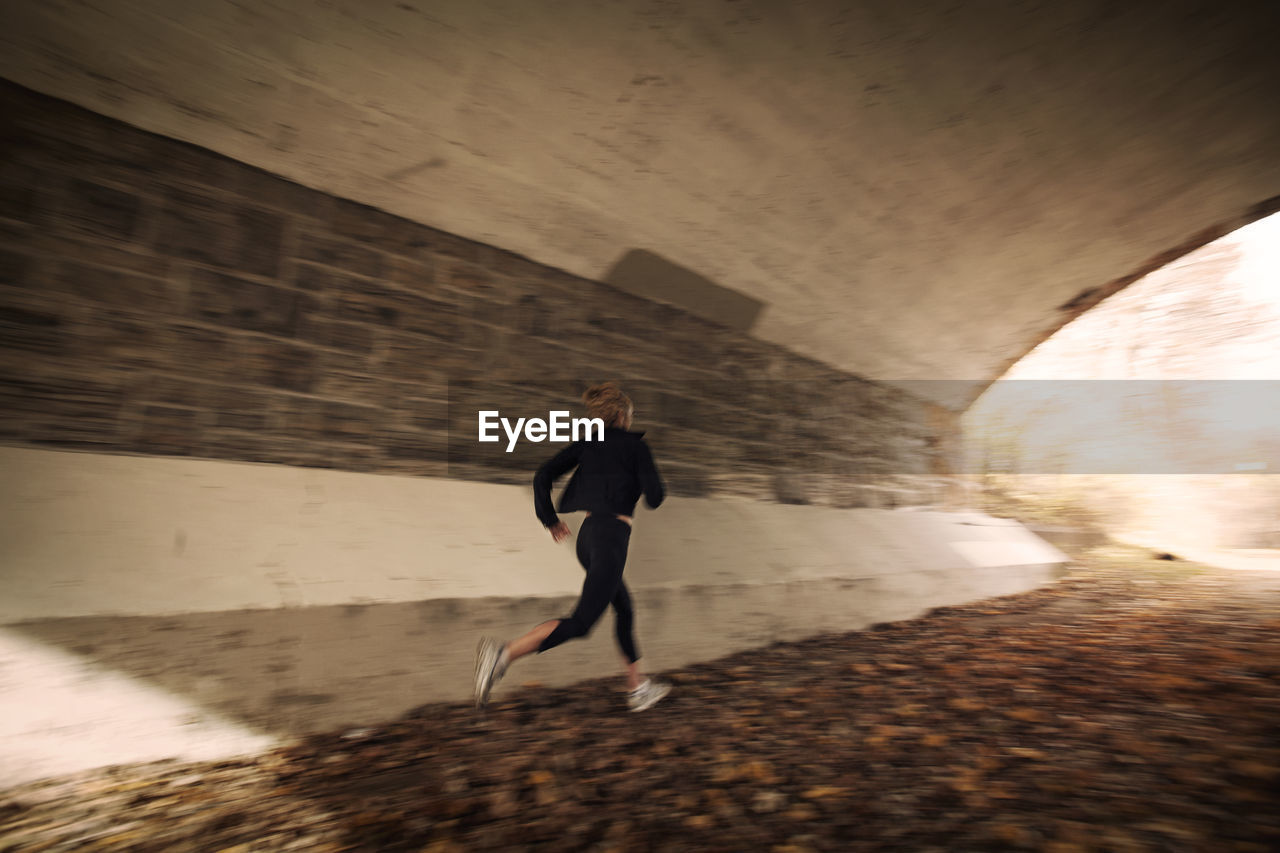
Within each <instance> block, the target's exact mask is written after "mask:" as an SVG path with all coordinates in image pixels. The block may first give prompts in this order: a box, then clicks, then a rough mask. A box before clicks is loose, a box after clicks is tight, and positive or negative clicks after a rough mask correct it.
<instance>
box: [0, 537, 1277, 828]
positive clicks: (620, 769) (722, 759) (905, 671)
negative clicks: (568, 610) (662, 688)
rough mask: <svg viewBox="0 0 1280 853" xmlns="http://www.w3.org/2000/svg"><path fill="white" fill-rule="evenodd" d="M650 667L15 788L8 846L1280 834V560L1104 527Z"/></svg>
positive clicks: (6, 796)
mask: <svg viewBox="0 0 1280 853" xmlns="http://www.w3.org/2000/svg"><path fill="white" fill-rule="evenodd" d="M608 641H609V638H608V636H607V634H598V635H597V636H595V637H594V638H593V639H592V640H591V642H608ZM664 676H665V677H667V678H669V679H670V680H671V681H673V682H674V683H675V690H674V691H673V692H672V694H671V695H670V696H669V697H668V699H667V700H666V701H664V702H663V703H662V704H660V705H659V706H657V707H656V708H654V709H652V710H651V711H648V712H645V713H643V714H629V713H627V712H626V709H625V703H624V701H623V697H622V695H621V693H619V692H618V690H617V688H618V687H619V686H620V681H619V680H618V679H616V678H611V679H609V680H599V681H594V682H587V683H583V684H579V685H576V686H574V687H571V688H566V689H555V690H552V689H545V688H541V687H538V686H537V685H528V686H527V687H526V688H525V689H522V690H520V691H518V692H515V693H513V694H511V695H509V696H508V697H506V698H503V699H502V700H501V701H497V702H495V703H494V704H492V705H491V706H490V707H489V709H488V710H487V711H486V712H485V713H484V714H482V715H478V714H477V713H476V712H475V711H474V710H473V709H472V708H470V707H469V706H466V705H456V704H455V705H433V706H424V707H422V708H419V709H418V710H416V711H415V712H414V713H412V714H410V715H408V716H407V717H406V718H404V719H403V720H400V721H398V722H396V723H393V724H391V725H387V726H383V727H380V728H377V729H372V730H367V731H355V732H350V731H349V732H334V733H331V734H327V735H322V736H317V737H313V738H310V739H308V740H307V741H305V742H304V743H302V744H300V745H297V746H293V747H289V748H285V749H280V750H277V751H274V752H271V753H268V754H265V755H261V756H257V757H254V758H251V759H245V760H236V761H223V762H218V763H209V764H185V765H180V764H176V763H162V764H150V765H138V766H129V767H115V768H109V769H105V770H101V771H95V772H92V773H85V774H79V775H77V776H75V777H70V778H64V779H57V780H50V781H47V782H40V783H34V784H30V785H24V786H21V787H17V788H11V789H8V790H6V791H3V792H0V851H14V853H16V851H53V850H131V851H152V850H154V851H161V850H163V851H185V850H191V851H207V850H235V851H253V850H307V851H311V850H315V851H340V850H379V851H400V850H415V851H417V850H428V851H454V850H528V849H546V850H774V851H801V850H841V851H846V850H847V851H859V850H912V851H920V850H948V851H950V850H981V851H993V850H1022V849H1034V850H1049V851H1057V853H1070V852H1071V851H1095V850H1097V851H1101V850H1115V851H1170V850H1194V851H1223V850H1248V851H1259V853H1262V851H1272V850H1276V849H1280V795H1278V794H1277V791H1278V790H1280V572H1274V571H1252V572H1250V571H1228V570H1223V569H1214V568H1209V567H1205V566H1200V565H1197V564H1193V563H1188V562H1186V561H1180V560H1155V559H1151V555H1149V554H1147V553H1146V552H1137V551H1135V550H1133V549H1127V550H1122V549H1116V548H1111V549H1097V550H1095V551H1093V552H1090V553H1089V554H1088V555H1087V556H1085V557H1084V558H1083V559H1082V560H1081V562H1080V563H1078V564H1077V565H1076V566H1074V567H1073V568H1072V570H1071V572H1070V573H1069V574H1068V575H1067V576H1066V577H1065V578H1063V579H1062V580H1061V581H1059V582H1057V583H1055V584H1053V585H1051V586H1049V587H1045V588H1043V589H1040V590H1037V591H1034V592H1031V593H1026V594H1022V595H1016V596H1009V597H1005V598H1000V599H992V600H988V601H983V602H978V603H975V604H971V605H966V606H963V607H949V608H944V609H942V610H938V611H934V612H932V613H930V614H928V615H926V616H924V617H921V618H919V619H915V620H912V621H909V622H900V623H895V624H892V625H881V626H876V627H875V628H873V629H871V630H868V631H862V632H857V633H852V634H842V635H830V636H823V637H818V638H814V639H811V640H807V641H804V642H799V643H788V644H779V645H775V646H771V647H769V648H767V649H763V650H761V651H758V652H755V653H750V654H739V655H735V656H732V657H729V658H725V659H721V660H718V661H715V662H712V663H708V664H702V665H698V666H691V667H687V668H685V669H681V670H678V671H675V672H670V673H664ZM508 677H509V678H517V679H518V678H519V669H518V665H517V668H516V669H514V670H513V671H512V673H511V674H510V675H509V676H508Z"/></svg>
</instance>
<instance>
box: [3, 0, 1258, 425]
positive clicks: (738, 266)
mask: <svg viewBox="0 0 1280 853" xmlns="http://www.w3.org/2000/svg"><path fill="white" fill-rule="evenodd" d="M1277 7H1280V4H1275V3H1257V4H1254V5H1246V4H1229V3H1228V4H1210V3H1195V2H1187V0H1171V2H1161V3H1154V2H1145V0H1143V2H1133V3H1116V2H1114V1H1113V0H1091V2H1068V3H1039V2H1013V0H1010V2H977V3H954V2H942V0H921V2H911V3H903V2H898V0H869V2H862V3H837V2H822V0H810V2H783V0H776V2H764V0H736V2H735V0H714V1H712V0H705V1H704V2H689V3H685V2H678V0H637V2H624V0H617V2H586V0H571V1H569V0H567V1H566V2H556V3H550V2H533V1H532V0H445V2H429V0H403V1H402V2H393V0H335V2H306V0H270V2H267V0H264V2H258V3H234V2H215V1H214V0H97V2H92V3H91V2H79V1H78V0H62V2H54V0H39V2H37V0H21V2H10V3H6V4H5V18H6V25H5V29H4V32H3V33H2V34H0V42H2V44H3V51H0V74H2V75H3V76H5V77H8V78H9V79H11V80H14V81H16V82H18V83H21V84H23V85H26V86H29V87H31V88H34V89H37V90H40V91H43V92H46V93H49V94H52V95H55V96H58V97H62V98H65V99H67V100H70V101H73V102H75V103H78V104H80V105H82V106H85V107H88V108H90V109H93V110H95V111H97V112H101V113H104V114H106V115H109V116H113V117H116V118H120V119H123V120H125V121H127V122H130V123H132V124H134V125H137V126H139V127H142V128H144V129H147V130H151V131H155V132H158V133H162V134H165V135H168V136H173V137H176V138H179V139H183V140H186V141H190V142H194V143H197V144H200V145H203V146H206V147H208V148H211V149H213V150H216V151H219V152H221V153H224V154H227V155H229V156H231V157H234V158H236V159H239V160H242V161H245V162H248V163H251V164H254V165H257V166H260V167H262V168H265V169H268V170H270V171H272V172H276V173H278V174H281V175H284V176H286V177H288V178H292V179H294V180H297V181H299V182H300V183H303V184H306V185H308V186H312V187H315V188H319V189H323V190H327V191H329V192H332V193H334V194H337V195H341V196H345V197H348V198H352V199H355V200H357V201H361V202H364V203H367V204H370V205H374V206H376V207H379V208H382V209H384V210H387V211H390V212H393V213H396V214H400V215H402V216H405V217H408V218H411V219H414V220H417V221H419V222H422V223H425V224H428V225H432V226H435V227H437V228H441V229H445V230H448V231H452V232H455V233H458V234H461V235H464V236H467V237H471V238H474V239H478V240H482V241H484V242H488V243H492V244H494V245H497V246H501V247H503V248H505V249H509V250H511V251H514V252H518V253H520V254H524V255H527V256H528V257H530V258H533V259H535V260H537V261H541V262H543V263H546V264H550V265H553V266H557V267H560V268H563V269H565V270H568V271H570V272H573V273H576V274H579V275H583V276H587V277H590V278H596V279H601V278H603V277H604V276H605V274H606V271H607V270H609V269H610V267H611V266H612V265H613V264H614V263H615V262H616V261H617V260H618V259H619V258H620V257H621V256H623V255H624V254H625V253H626V252H628V251H629V250H632V249H642V250H645V251H647V252H653V253H656V254H658V255H660V256H661V257H663V258H665V259H667V260H669V261H671V262H674V263H676V264H678V265H681V266H683V267H686V268H688V269H689V270H692V271H694V272H696V273H697V274H699V275H701V276H703V277H705V278H707V279H710V280H711V281H713V282H715V283H717V284H719V285H721V286H723V287H726V288H730V289H732V290H734V291H738V292H740V293H742V294H745V295H746V296H748V297H751V298H752V299H755V300H759V301H760V302H763V303H764V304H765V308H764V310H763V312H762V314H761V315H760V317H759V319H758V321H757V322H756V324H755V326H754V327H753V329H752V332H753V334H755V335H757V336H759V337H762V338H765V339H768V340H772V341H775V342H777V343H779V344H782V345H785V346H788V347H790V348H792V349H794V350H797V351H799V352H802V353H804V354H807V355H810V356H813V357H815V358H817V359H819V360H822V361H824V362H827V363H829V364H832V365H835V366H837V367H840V368H843V369H847V370H850V371H853V372H856V373H859V374H861V375H864V376H867V377H869V378H873V379H881V380H895V379H982V380H990V379H994V378H996V377H997V376H998V375H999V374H1000V373H1001V372H1002V371H1003V369H1004V368H1005V367H1007V366H1008V365H1009V364H1010V363H1011V362H1012V361H1013V360H1016V359H1017V358H1018V357H1020V356H1021V355H1022V354H1024V353H1025V352H1026V351H1028V350H1029V349H1030V348H1031V347H1032V346H1034V345H1035V344H1036V343H1037V342H1039V341H1040V340H1042V339H1043V338H1044V337H1045V336H1046V335H1047V334H1049V333H1050V332H1052V331H1053V330H1054V329H1056V328H1057V327H1058V326H1060V325H1061V324H1062V323H1063V322H1064V321H1066V320H1069V319H1071V317H1072V316H1073V313H1074V312H1078V311H1079V310H1081V309H1082V308H1083V307H1086V306H1087V305H1088V304H1089V303H1090V302H1091V301H1093V300H1096V298H1097V297H1098V296H1100V295H1101V294H1104V293H1106V292H1107V289H1108V286H1109V285H1110V287H1111V289H1114V288H1115V287H1116V286H1118V285H1116V284H1115V282H1116V281H1117V279H1121V278H1122V277H1123V276H1126V275H1129V274H1132V273H1134V272H1137V271H1142V270H1143V268H1144V265H1149V263H1150V261H1151V259H1153V258H1155V257H1158V256H1159V255H1160V254H1161V253H1162V252H1169V250H1171V249H1173V248H1175V247H1183V248H1184V249H1186V248H1192V247H1194V243H1195V242H1197V240H1202V239H1204V237H1203V234H1202V232H1204V229H1206V228H1210V229H1212V228H1213V227H1215V226H1220V225H1221V224H1223V223H1230V224H1242V222H1243V221H1244V219H1246V218H1248V217H1249V216H1250V215H1251V214H1250V213H1249V211H1251V210H1255V211H1256V209H1257V205H1259V204H1260V203H1262V202H1264V200H1266V199H1269V198H1273V197H1275V196H1277V195H1280V59H1278V58H1277V57H1280V51H1276V50H1275V44H1276V43H1277V35H1278V34H1280V29H1278V27H1280V16H1278V15H1277V12H1276V9H1277ZM1197 235H1201V236H1199V237H1198V236H1197ZM1081 294H1086V295H1085V296H1084V297H1082V296H1081ZM1064 306H1070V307H1065V308H1064ZM947 402H951V403H953V404H954V403H955V402H957V401H956V400H949V401H947Z"/></svg>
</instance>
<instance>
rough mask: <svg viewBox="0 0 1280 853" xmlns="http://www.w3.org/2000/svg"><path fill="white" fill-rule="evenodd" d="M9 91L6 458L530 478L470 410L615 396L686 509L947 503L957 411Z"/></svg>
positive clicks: (533, 458)
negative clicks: (42, 451)
mask: <svg viewBox="0 0 1280 853" xmlns="http://www.w3.org/2000/svg"><path fill="white" fill-rule="evenodd" d="M0 98H2V107H3V109H4V112H5V114H6V115H7V116H8V117H9V119H10V121H9V123H8V125H7V128H6V131H5V137H4V166H3V173H2V174H3V181H4V189H5V193H4V197H5V200H6V201H5V206H4V209H3V210H2V211H0V214H2V216H3V219H2V224H0V228H2V231H0V263H2V264H3V281H4V287H3V288H0V300H2V301H0V312H2V313H0V323H2V324H3V326H2V327H0V328H3V331H4V334H3V336H2V338H0V395H2V396H0V413H2V414H0V440H2V441H4V442H5V443H7V444H11V445H24V446H40V447H47V448H64V449H76V450H92V451H102V452H109V453H121V452H123V453H137V454H155V455H170V456H194V457H203V458H212V459H233V460H240V461H250V462H268V463H282V464H287V465H301V466H310V467H323V468H336V469H342V470H350V471H366V472H395V473H404V474H412V475H430V476H448V477H454V478H462V479H472V480H482V481H490V482H516V483H527V482H528V476H529V473H530V472H531V471H532V470H533V468H534V467H535V466H536V463H537V461H538V460H539V459H541V458H542V457H544V456H546V455H547V454H548V452H549V451H548V445H536V444H528V443H523V444H522V445H520V446H519V447H518V449H517V452H515V453H511V454H507V453H505V452H504V450H505V442H504V443H503V445H504V446H501V447H500V446H495V445H485V446H481V445H478V444H477V443H476V441H475V437H476V412H477V409H478V408H479V407H481V406H482V405H483V406H492V407H497V408H499V409H500V410H501V411H503V413H504V414H508V413H510V414H512V415H518V416H527V417H532V416H536V415H545V413H546V412H547V411H548V410H549V409H555V408H568V407H572V405H573V404H574V403H575V402H576V399H577V397H578V395H579V394H580V393H581V391H582V390H583V388H584V387H585V386H586V384H587V383H588V382H595V381H601V380H603V379H619V380H621V381H622V382H623V383H624V385H625V386H626V387H627V389H628V390H629V391H630V392H631V393H632V395H633V396H634V398H635V399H636V405H637V409H638V415H637V425H638V426H640V427H644V428H647V429H649V430H650V435H649V438H650V441H651V443H652V444H653V445H654V447H655V450H656V452H657V453H658V454H659V456H660V458H662V459H663V461H664V472H665V473H666V474H667V476H668V478H669V480H670V483H671V486H672V489H673V492H674V493H675V494H678V495H686V496H701V495H712V494H725V493H733V494H739V495H744V496H747V497H751V498H755V499H763V500H778V501H783V502H788V503H818V504H826V505H834V506H864V505H870V506H877V505H881V504H882V503H884V502H885V501H886V500H887V501H889V502H890V503H901V502H908V503H916V502H920V501H921V500H928V499H929V497H930V494H931V493H930V491H929V490H930V489H931V488H932V483H931V482H930V481H928V480H927V479H925V480H921V479H919V475H927V474H929V473H931V472H932V471H934V470H936V468H937V454H938V449H939V447H940V446H941V439H942V438H943V437H944V436H945V435H946V434H947V433H948V432H949V430H952V429H954V427H953V422H952V420H951V419H950V418H949V417H947V416H946V414H947V413H946V412H945V411H944V410H941V409H940V407H937V406H935V405H932V404H927V403H924V402H921V401H919V400H917V399H915V398H913V397H911V396H910V395H909V394H907V393H904V392H902V391H900V390H894V389H891V388H889V387H887V386H882V385H877V384H875V383H872V382H868V381H864V380H862V379H859V378H858V377H856V376H852V375H850V374H847V373H842V372H840V371H838V370H835V369H833V368H830V367H827V366H825V365H823V364H821V363H819V362H817V361H814V360H812V359H809V358H805V357H802V356H799V355H796V354H794V353H792V352H789V351H788V350H786V349H784V348H782V347H780V346H777V345H774V344H770V343H766V342H762V341H760V340H757V339H753V338H751V337H749V336H748V335H746V334H744V333H741V332H737V331H733V330H731V329H728V328H725V327H722V326H718V325H716V324H714V323H712V322H708V321H707V320H704V319H700V318H698V317H694V316H692V315H690V314H688V313H686V312H683V311H681V310H679V309H676V308H673V307H670V306H667V305H663V304H658V303H655V302H650V301H646V300H645V299H642V298H639V297H636V296H633V295H630V294H627V293H624V292H622V291H619V290H617V289H614V288H611V287H609V286H607V285H604V284H601V283H598V282H593V281H589V280H586V279H582V278H578V277H575V276H572V275H569V274H566V273H563V272H560V271H557V270H555V269H551V268H548V267H545V266H542V265H539V264H536V263H533V262H531V261H528V260H526V259H524V258H522V257H519V256H516V255H513V254H510V253H508V252H504V251H502V250H500V249H496V248H493V247H490V246H486V245H483V244H480V243H475V242H472V241H469V240H465V239H462V238H459V237H455V236H453V235H450V234H446V233H442V232H440V231H436V230H433V229H431V228H428V227H425V226H422V225H418V224H416V223H413V222H409V221H407V220H404V219H400V218H397V217H394V216H390V215H387V214H385V213H382V212H379V211H377V210H374V209H371V208H368V207H364V206H361V205H358V204H354V203H351V202H348V201H344V200H342V199H338V198H334V197H332V196H328V195H324V194H322V193H319V192H315V191H312V190H309V189H306V188H304V187H302V186H299V185H297V184H293V183H290V182H287V181H284V180H281V179H279V178H277V177H274V176H272V175H270V174H267V173H264V172H262V171H260V170H258V169H255V168H251V167H249V166H246V165H243V164H240V163H237V162H234V161H232V160H229V159H227V158H225V157H221V156H219V155H216V154H213V153H211V152H208V151H205V150H203V149H200V148H196V147H194V146H191V145H187V144H183V143H180V142H177V141H173V140H170V139H165V138H161V137H157V136H154V135H151V134H148V133H144V132H141V131H138V130H135V129H133V128H131V127H129V126H127V125H124V124H121V123H119V122H116V121H113V120H110V119H107V118H104V117H101V116H98V115H95V114H93V113H90V112H87V111H85V110H82V109H79V108H76V107H73V106H71V105H69V104H66V103H63V102H60V101H56V100H53V99H50V98H48V97H45V96H42V95H38V94H35V93H33V92H30V91H28V90H25V89H22V88H20V87H17V86H14V85H12V84H3V85H2V86H0ZM451 394H452V399H451ZM451 402H452V404H453V405H452V407H451V406H450V403H451ZM451 430H452V432H451ZM450 437H452V438H453V443H452V446H451V445H450ZM451 450H452V458H451V454H450V451H451ZM450 462H452V463H453V464H452V465H451V464H450ZM913 476H915V479H912V477H913ZM916 489H924V490H925V491H924V492H922V493H919V494H917V493H915V492H914V491H913V490H916ZM886 496H888V497H886Z"/></svg>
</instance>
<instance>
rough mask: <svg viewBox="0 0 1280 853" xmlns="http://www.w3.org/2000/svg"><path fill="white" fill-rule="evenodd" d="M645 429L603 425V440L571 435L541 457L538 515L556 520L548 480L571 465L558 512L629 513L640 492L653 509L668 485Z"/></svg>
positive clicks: (536, 498)
mask: <svg viewBox="0 0 1280 853" xmlns="http://www.w3.org/2000/svg"><path fill="white" fill-rule="evenodd" d="M643 435H644V433H642V432H628V431H627V430H624V429H616V428H614V427H606V428H605V430H604V440H603V441H575V442H574V443H573V444H570V445H569V446H568V447H566V448H565V449H564V450H561V451H560V452H559V453H557V454H556V455H555V456H553V457H551V458H550V459H548V460H547V461H546V462H545V463H543V465H542V467H541V468H539V469H538V473H537V474H535V475H534V477H533V505H534V509H535V510H536V511H537V513H538V520H539V521H541V522H542V523H543V524H544V525H545V526H547V527H551V526H552V525H554V524H556V523H557V522H558V521H559V520H560V518H559V517H558V516H557V515H556V509H555V507H554V506H553V505H552V503H551V485H552V484H553V483H554V482H555V481H556V478H557V477H559V476H560V475H562V474H564V473H565V472H566V471H568V470H569V469H571V468H573V467H574V466H575V465H576V466H577V467H578V470H577V471H574V472H573V476H572V477H570V478H569V485H567V486H565V489H564V494H562V495H561V496H560V507H559V509H560V512H576V511H578V510H586V511H587V512H593V513H606V514H609V515H631V514H633V513H634V512H635V509H636V503H637V501H639V500H640V495H641V494H643V495H644V499H645V503H647V504H648V505H649V507H650V508H652V509H657V508H658V505H659V504H661V503H662V499H663V498H664V497H666V490H665V489H664V488H663V485H662V478H661V477H659V476H658V468H657V466H656V465H654V463H653V453H651V452H650V450H649V445H647V444H645V442H644V439H643V438H642V436H643Z"/></svg>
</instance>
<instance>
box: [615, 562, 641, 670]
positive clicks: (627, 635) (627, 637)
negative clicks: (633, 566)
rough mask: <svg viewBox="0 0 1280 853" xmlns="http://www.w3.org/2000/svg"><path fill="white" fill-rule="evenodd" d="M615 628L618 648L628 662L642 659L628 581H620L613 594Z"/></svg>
mask: <svg viewBox="0 0 1280 853" xmlns="http://www.w3.org/2000/svg"><path fill="white" fill-rule="evenodd" d="M613 616H614V621H613V630H614V633H615V634H616V635H617V638H618V648H620V649H622V656H623V657H625V658H626V659H627V663H628V664H633V663H635V662H636V661H638V660H640V650H639V649H638V648H636V637H635V624H636V615H635V610H634V609H633V608H632V606H631V592H630V591H629V590H628V589H627V583H626V581H621V580H620V581H618V591H617V592H615V593H614V594H613Z"/></svg>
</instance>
